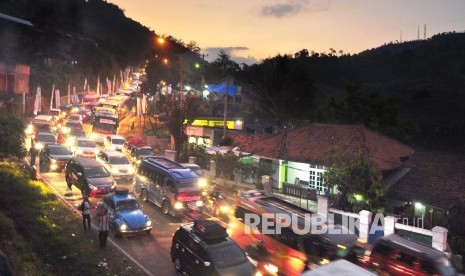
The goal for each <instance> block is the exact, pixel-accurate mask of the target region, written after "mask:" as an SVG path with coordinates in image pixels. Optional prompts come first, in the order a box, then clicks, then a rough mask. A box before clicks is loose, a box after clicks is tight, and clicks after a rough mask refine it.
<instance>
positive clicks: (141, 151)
mask: <svg viewBox="0 0 465 276" xmlns="http://www.w3.org/2000/svg"><path fill="white" fill-rule="evenodd" d="M130 156H131V160H132V162H133V163H136V164H138V163H140V161H141V160H143V159H145V158H147V157H152V156H154V154H153V149H152V148H151V147H150V146H142V147H133V148H132V151H131V154H130Z"/></svg>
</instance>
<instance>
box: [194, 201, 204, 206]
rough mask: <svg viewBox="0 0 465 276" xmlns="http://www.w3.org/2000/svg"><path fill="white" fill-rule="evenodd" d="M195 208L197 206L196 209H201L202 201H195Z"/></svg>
mask: <svg viewBox="0 0 465 276" xmlns="http://www.w3.org/2000/svg"><path fill="white" fill-rule="evenodd" d="M195 206H197V207H202V206H203V201H202V200H197V201H196V202H195Z"/></svg>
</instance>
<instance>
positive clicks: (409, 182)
mask: <svg viewBox="0 0 465 276" xmlns="http://www.w3.org/2000/svg"><path fill="white" fill-rule="evenodd" d="M406 166H408V167H410V168H411V169H410V171H409V172H408V173H407V174H406V175H405V176H404V177H402V178H401V179H400V180H399V181H397V182H396V183H395V184H393V185H392V186H391V187H390V188H389V191H388V194H387V197H388V198H391V199H397V200H402V201H406V202H407V201H416V202H421V203H423V204H426V205H430V206H435V207H439V208H443V209H448V208H449V206H450V205H451V204H453V203H456V202H465V154H461V153H447V152H440V151H426V150H415V153H414V154H413V156H412V157H411V158H410V160H409V161H408V162H407V164H406Z"/></svg>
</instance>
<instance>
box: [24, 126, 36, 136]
mask: <svg viewBox="0 0 465 276" xmlns="http://www.w3.org/2000/svg"><path fill="white" fill-rule="evenodd" d="M24 132H25V133H26V134H27V135H31V134H32V132H34V127H33V126H32V125H28V126H27V128H26V130H25V131H24Z"/></svg>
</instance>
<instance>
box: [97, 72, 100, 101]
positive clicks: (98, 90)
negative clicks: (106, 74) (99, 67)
mask: <svg viewBox="0 0 465 276" xmlns="http://www.w3.org/2000/svg"><path fill="white" fill-rule="evenodd" d="M97 96H100V76H98V77H97Z"/></svg>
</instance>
